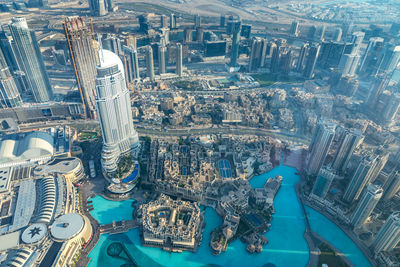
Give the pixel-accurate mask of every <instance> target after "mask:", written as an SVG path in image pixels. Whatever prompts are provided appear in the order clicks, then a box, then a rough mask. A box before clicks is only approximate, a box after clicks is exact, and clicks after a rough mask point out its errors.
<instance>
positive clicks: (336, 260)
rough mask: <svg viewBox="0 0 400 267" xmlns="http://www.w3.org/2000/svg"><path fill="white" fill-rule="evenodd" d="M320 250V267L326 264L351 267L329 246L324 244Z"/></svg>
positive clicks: (320, 246)
mask: <svg viewBox="0 0 400 267" xmlns="http://www.w3.org/2000/svg"><path fill="white" fill-rule="evenodd" d="M318 248H319V250H320V251H321V254H320V255H319V257H318V267H321V266H322V264H324V263H325V264H327V265H328V266H335V267H349V265H348V264H347V263H346V262H345V261H344V260H343V259H342V257H341V256H339V255H337V254H336V252H335V251H334V250H333V249H332V248H331V247H330V246H329V245H328V244H326V243H322V244H320V245H319V246H318Z"/></svg>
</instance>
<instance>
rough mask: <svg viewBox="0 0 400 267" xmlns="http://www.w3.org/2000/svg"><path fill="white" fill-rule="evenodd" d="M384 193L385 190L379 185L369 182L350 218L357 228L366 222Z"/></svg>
mask: <svg viewBox="0 0 400 267" xmlns="http://www.w3.org/2000/svg"><path fill="white" fill-rule="evenodd" d="M382 193H383V190H382V188H381V187H380V186H378V185H374V184H369V185H368V186H367V188H366V189H365V190H364V193H363V195H362V197H361V198H360V201H359V202H358V203H357V206H356V209H355V210H354V212H353V214H352V215H351V218H350V222H351V224H352V225H353V226H354V227H355V228H357V227H359V226H361V225H362V224H364V223H365V221H366V220H367V219H368V217H369V215H371V213H372V211H373V210H374V209H375V206H376V204H378V202H379V200H380V199H381V197H382Z"/></svg>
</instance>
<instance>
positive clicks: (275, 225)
mask: <svg viewBox="0 0 400 267" xmlns="http://www.w3.org/2000/svg"><path fill="white" fill-rule="evenodd" d="M277 174H279V175H282V177H283V184H282V187H281V189H280V191H279V193H278V195H277V196H276V198H275V201H274V206H275V211H276V212H275V214H274V215H273V220H272V222H271V224H272V227H271V229H270V231H269V232H268V233H266V237H267V238H268V240H269V242H268V244H267V245H266V246H264V247H263V252H262V253H260V254H249V253H247V252H246V249H245V248H246V246H245V244H243V243H242V242H240V240H236V241H235V242H233V243H231V244H229V247H228V249H227V251H226V252H223V253H221V254H220V255H218V256H214V255H213V254H212V253H211V250H210V248H209V241H210V233H211V231H212V230H213V229H214V228H215V227H217V226H219V225H221V223H222V219H221V218H220V217H219V216H218V215H217V214H216V212H215V211H214V210H213V209H212V208H206V210H205V221H206V227H205V228H204V231H203V241H202V243H201V245H200V247H199V249H198V251H197V253H191V252H186V251H184V252H182V253H170V252H166V251H163V250H162V249H159V248H151V247H143V246H141V241H140V237H139V230H138V229H132V230H130V231H129V232H127V233H124V234H118V235H108V234H103V235H101V236H100V240H99V242H98V244H97V245H96V247H95V248H94V249H93V250H92V251H91V253H90V254H89V257H90V258H91V259H92V260H91V261H90V263H89V267H94V266H99V267H103V266H104V267H108V266H111V265H113V266H115V267H116V266H120V265H122V264H124V263H128V262H127V261H125V260H123V259H122V258H112V257H111V256H109V255H108V254H107V248H108V246H109V245H110V244H111V243H113V242H121V243H123V244H124V246H125V249H126V251H129V254H130V255H131V256H132V257H133V258H134V259H135V261H136V262H137V263H138V264H139V265H140V266H146V267H147V266H174V267H175V266H185V267H186V266H193V267H197V266H206V265H208V266H210V265H211V264H213V265H220V266H233V267H235V266H265V265H266V264H267V263H272V264H273V265H275V266H278V267H280V266H282V267H285V266H306V265H307V263H308V260H309V248H308V245H307V242H306V241H305V239H304V237H303V234H304V231H305V220H304V214H303V213H302V210H301V206H300V204H299V202H298V201H297V197H296V192H295V189H294V185H295V184H296V183H297V182H298V180H299V177H298V176H297V175H296V169H294V168H291V167H287V166H278V167H276V168H274V169H273V170H271V171H270V172H268V173H266V174H263V175H259V176H255V177H253V178H252V179H251V181H250V184H251V186H252V187H254V188H256V187H262V186H263V185H264V183H265V181H266V180H267V179H268V178H269V177H275V176H276V175H277ZM93 203H94V204H93V206H94V207H95V209H94V210H93V211H92V215H93V216H94V217H95V218H96V219H98V220H99V222H100V223H101V224H104V223H109V222H110V220H111V221H112V219H111V218H109V216H112V217H114V216H117V214H119V215H120V216H121V215H122V217H123V216H127V217H129V216H131V213H132V207H131V202H129V201H122V202H112V201H108V200H105V199H103V198H101V197H96V198H94V199H93ZM97 204H98V205H97ZM96 207H97V208H96ZM96 209H97V210H96ZM98 209H101V211H99V210H98ZM120 209H122V210H124V212H121V211H119V210H120ZM99 215H100V216H99ZM319 215H320V214H319ZM311 216H314V214H311ZM320 216H321V217H322V218H319V217H317V216H314V217H312V220H313V224H312V225H314V224H316V225H317V226H320V228H319V229H318V228H317V226H315V229H314V227H313V230H314V231H316V232H317V233H319V234H320V235H321V236H323V237H325V235H324V232H325V231H327V232H329V233H328V234H329V235H331V234H332V235H333V236H336V235H338V234H339V233H340V232H341V233H343V232H342V231H341V230H340V229H339V228H338V227H337V226H336V225H334V224H333V223H331V224H332V225H333V226H334V227H333V226H332V227H331V225H329V224H327V223H326V221H325V220H327V221H328V222H329V220H328V219H327V218H325V217H323V216H322V215H320ZM127 217H125V218H127ZM325 225H328V230H325V228H324V227H325ZM335 227H336V228H335ZM343 234H344V233H343ZM345 237H347V236H345ZM325 238H326V239H327V240H329V241H331V240H330V239H329V238H328V237H325ZM347 239H348V238H347ZM347 239H346V238H344V237H339V239H338V243H339V244H338V248H339V249H340V250H341V251H343V252H344V253H346V254H347V252H348V253H349V258H350V260H353V258H354V260H357V258H358V259H360V263H362V257H363V255H362V253H361V251H359V250H358V251H356V250H354V251H353V250H347V249H350V248H349V247H347V246H348V244H345V243H351V242H349V241H348V240H347ZM332 243H333V242H332ZM333 244H334V245H335V246H336V244H335V243H333ZM353 245H354V244H353ZM356 248H357V247H356ZM351 249H352V248H351ZM350 254H354V256H353V258H351V257H350V256H351V255H350ZM365 260H366V259H365ZM271 266H272V265H271ZM356 266H368V265H358V264H357V265H356Z"/></svg>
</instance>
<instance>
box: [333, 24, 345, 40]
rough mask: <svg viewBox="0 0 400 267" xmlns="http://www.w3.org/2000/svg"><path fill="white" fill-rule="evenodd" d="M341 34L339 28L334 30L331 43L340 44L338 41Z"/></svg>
mask: <svg viewBox="0 0 400 267" xmlns="http://www.w3.org/2000/svg"><path fill="white" fill-rule="evenodd" d="M342 34H343V30H342V28H339V27H338V28H336V29H335V32H334V33H333V38H332V41H334V42H340V40H342Z"/></svg>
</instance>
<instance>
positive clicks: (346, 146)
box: [332, 129, 364, 173]
mask: <svg viewBox="0 0 400 267" xmlns="http://www.w3.org/2000/svg"><path fill="white" fill-rule="evenodd" d="M363 139H364V137H363V135H362V132H361V131H360V130H347V129H346V130H345V131H344V132H343V134H342V136H341V140H340V145H339V148H338V150H337V153H336V155H335V158H334V160H333V163H332V167H333V168H334V169H335V170H336V171H338V172H339V173H343V172H344V171H345V170H346V167H347V164H348V163H349V161H350V158H351V156H352V155H353V152H354V150H355V149H356V148H357V147H358V146H359V145H360V144H361V142H362V140H363Z"/></svg>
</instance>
